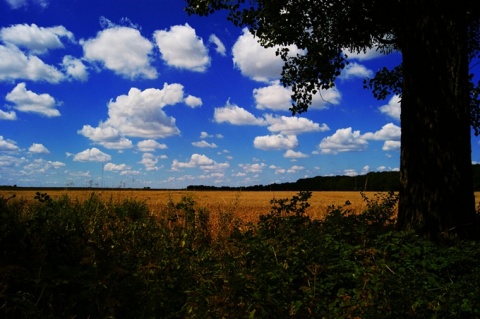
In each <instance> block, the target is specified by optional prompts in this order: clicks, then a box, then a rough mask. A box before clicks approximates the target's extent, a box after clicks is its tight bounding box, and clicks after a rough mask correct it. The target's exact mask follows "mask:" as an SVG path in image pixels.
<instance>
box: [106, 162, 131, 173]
mask: <svg viewBox="0 0 480 319" xmlns="http://www.w3.org/2000/svg"><path fill="white" fill-rule="evenodd" d="M103 169H104V170H105V171H109V172H123V171H127V170H130V169H131V166H128V165H126V164H119V165H117V164H113V163H107V164H105V165H104V166H103Z"/></svg>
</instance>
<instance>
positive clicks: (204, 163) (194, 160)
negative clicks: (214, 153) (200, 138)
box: [171, 154, 230, 172]
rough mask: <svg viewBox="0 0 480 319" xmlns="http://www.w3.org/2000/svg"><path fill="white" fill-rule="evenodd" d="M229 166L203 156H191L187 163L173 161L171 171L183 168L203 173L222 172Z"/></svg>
mask: <svg viewBox="0 0 480 319" xmlns="http://www.w3.org/2000/svg"><path fill="white" fill-rule="evenodd" d="M229 166H230V165H229V164H228V163H217V162H215V161H214V160H212V159H210V158H208V157H207V156H205V155H203V154H192V156H191V157H190V160H189V161H188V162H180V161H178V160H173V163H172V167H171V169H172V170H173V171H178V170H181V169H184V168H200V169H201V170H203V171H207V172H212V171H224V170H225V169H227V168H228V167H229Z"/></svg>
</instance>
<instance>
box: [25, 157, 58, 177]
mask: <svg viewBox="0 0 480 319" xmlns="http://www.w3.org/2000/svg"><path fill="white" fill-rule="evenodd" d="M65 166H66V165H65V163H62V162H59V161H46V160H44V159H41V158H39V159H36V160H34V161H33V162H31V163H30V164H28V165H26V166H24V168H23V169H24V172H25V173H26V174H28V175H34V174H39V173H41V174H42V173H47V171H49V170H52V169H53V170H55V169H60V168H62V167H65Z"/></svg>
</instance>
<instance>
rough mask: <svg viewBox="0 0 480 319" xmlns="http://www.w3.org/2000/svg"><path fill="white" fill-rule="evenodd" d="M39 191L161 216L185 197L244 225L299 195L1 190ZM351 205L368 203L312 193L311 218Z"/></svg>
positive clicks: (355, 195) (26, 194)
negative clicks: (129, 202) (142, 207)
mask: <svg viewBox="0 0 480 319" xmlns="http://www.w3.org/2000/svg"><path fill="white" fill-rule="evenodd" d="M37 191H40V192H41V193H47V194H48V195H49V196H50V197H52V198H58V197H60V196H64V195H68V197H69V198H70V199H72V200H79V201H83V200H85V199H88V198H89V197H90V196H92V194H95V195H98V196H100V198H101V199H103V200H105V201H113V202H122V201H123V200H125V199H135V200H138V201H142V202H145V203H146V204H147V205H148V207H149V208H150V210H151V212H152V214H160V213H161V212H162V210H163V209H164V208H165V207H166V205H167V204H168V203H169V202H173V203H178V202H179V201H180V200H181V199H182V198H183V197H189V198H191V199H193V200H194V201H195V203H196V205H197V207H198V208H204V209H206V210H207V211H208V212H209V213H210V218H211V221H212V222H213V223H215V220H217V219H218V217H219V215H221V214H225V213H229V214H232V215H233V218H236V219H240V220H242V221H244V222H256V221H258V217H259V216H260V215H262V214H267V213H268V212H270V208H271V204H270V201H271V200H272V199H287V198H288V199H290V198H291V197H292V196H294V195H296V194H297V193H296V192H254V191H249V192H244V191H186V190H169V191H166V190H131V189H125V190H121V189H114V190H105V189H103V190H85V189H82V190H75V189H54V190H52V189H48V190H42V189H39V190H34V189H28V190H27V189H18V190H0V196H4V197H10V196H12V195H14V194H15V195H16V197H17V198H22V199H26V200H33V199H34V197H35V194H36V192H37ZM375 194H376V193H375V192H366V193H365V195H366V196H367V197H368V198H374V196H375ZM346 201H349V202H350V206H349V208H350V209H352V210H353V211H356V212H360V211H361V210H362V209H363V208H365V206H366V205H365V202H364V201H363V199H362V196H361V195H360V192H312V197H311V198H310V200H309V203H310V205H311V206H310V208H309V209H308V215H309V216H311V217H312V218H322V217H323V216H324V215H325V213H326V212H327V208H328V206H331V205H335V206H343V205H344V204H345V202H346Z"/></svg>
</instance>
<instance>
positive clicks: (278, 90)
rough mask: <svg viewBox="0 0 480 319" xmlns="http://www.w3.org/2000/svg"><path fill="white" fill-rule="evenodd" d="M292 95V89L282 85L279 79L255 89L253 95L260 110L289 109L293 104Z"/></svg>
mask: <svg viewBox="0 0 480 319" xmlns="http://www.w3.org/2000/svg"><path fill="white" fill-rule="evenodd" d="M291 96H292V91H291V90H290V89H288V88H285V87H284V86H282V85H280V83H279V82H278V81H275V82H273V83H272V84H271V85H270V86H266V87H262V88H259V89H254V90H253V97H254V98H255V103H256V105H257V109H259V110H265V109H270V110H275V111H288V109H289V108H290V107H291V106H292V104H291Z"/></svg>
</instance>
